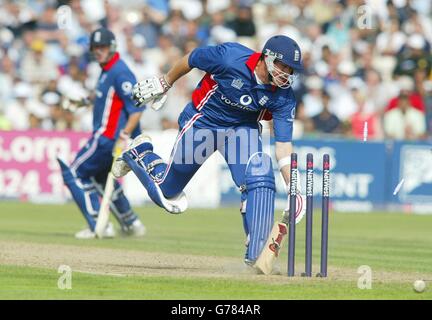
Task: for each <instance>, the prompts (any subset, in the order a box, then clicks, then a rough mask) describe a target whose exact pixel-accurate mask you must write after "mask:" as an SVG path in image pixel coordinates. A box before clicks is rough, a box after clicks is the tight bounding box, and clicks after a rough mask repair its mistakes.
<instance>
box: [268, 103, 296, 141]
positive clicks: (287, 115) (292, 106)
mask: <svg viewBox="0 0 432 320" xmlns="http://www.w3.org/2000/svg"><path fill="white" fill-rule="evenodd" d="M271 111H272V115H273V128H274V135H275V140H276V141H278V142H291V140H292V133H293V124H294V118H295V111H296V101H295V100H291V101H289V102H288V103H285V104H284V105H280V106H279V107H276V108H274V110H271Z"/></svg>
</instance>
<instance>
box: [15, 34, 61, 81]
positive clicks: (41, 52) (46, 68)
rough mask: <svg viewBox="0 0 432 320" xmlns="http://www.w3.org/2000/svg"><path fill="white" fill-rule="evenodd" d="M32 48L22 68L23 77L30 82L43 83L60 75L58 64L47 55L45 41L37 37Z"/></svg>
mask: <svg viewBox="0 0 432 320" xmlns="http://www.w3.org/2000/svg"><path fill="white" fill-rule="evenodd" d="M30 49H31V50H30V51H28V52H27V54H26V55H25V57H24V59H23V61H22V65H21V68H20V72H21V77H22V79H23V80H24V81H27V82H30V83H43V82H48V81H49V80H51V79H55V78H57V77H58V75H59V73H58V70H57V66H56V65H55V63H54V62H53V61H52V60H50V59H49V58H48V57H47V56H46V55H45V42H44V41H43V40H40V39H35V40H33V41H32V43H31V46H30Z"/></svg>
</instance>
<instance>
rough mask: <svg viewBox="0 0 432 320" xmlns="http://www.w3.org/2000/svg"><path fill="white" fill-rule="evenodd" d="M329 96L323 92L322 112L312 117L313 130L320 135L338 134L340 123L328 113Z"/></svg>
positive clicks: (334, 116)
mask: <svg viewBox="0 0 432 320" xmlns="http://www.w3.org/2000/svg"><path fill="white" fill-rule="evenodd" d="M330 99H331V98H330V95H329V94H328V93H327V92H326V91H324V92H323V94H322V104H323V109H322V111H321V112H320V113H319V114H317V115H316V116H314V117H312V123H313V129H314V130H315V131H318V132H322V133H333V134H336V133H340V132H341V131H340V130H341V122H340V120H339V119H338V117H337V116H336V115H335V114H333V113H331V112H330Z"/></svg>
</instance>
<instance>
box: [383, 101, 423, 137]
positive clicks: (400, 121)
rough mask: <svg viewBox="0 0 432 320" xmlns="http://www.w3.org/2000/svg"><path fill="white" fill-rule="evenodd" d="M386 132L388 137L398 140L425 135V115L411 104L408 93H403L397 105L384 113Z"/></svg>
mask: <svg viewBox="0 0 432 320" xmlns="http://www.w3.org/2000/svg"><path fill="white" fill-rule="evenodd" d="M384 132H385V135H386V137H387V138H390V139H396V140H416V139H422V138H424V137H425V134H426V119H425V115H424V113H423V112H421V111H419V110H417V109H416V108H414V107H413V106H412V105H411V102H410V98H409V96H408V95H407V94H405V93H401V94H400V95H399V97H398V101H397V107H396V108H394V109H392V110H390V111H388V112H387V113H386V114H384Z"/></svg>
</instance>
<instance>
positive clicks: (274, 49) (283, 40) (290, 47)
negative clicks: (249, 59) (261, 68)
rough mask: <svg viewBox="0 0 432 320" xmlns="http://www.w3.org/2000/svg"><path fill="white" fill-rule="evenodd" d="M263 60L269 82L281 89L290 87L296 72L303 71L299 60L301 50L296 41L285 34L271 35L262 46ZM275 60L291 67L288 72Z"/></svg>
mask: <svg viewBox="0 0 432 320" xmlns="http://www.w3.org/2000/svg"><path fill="white" fill-rule="evenodd" d="M262 53H263V55H264V62H265V64H266V66H267V71H268V73H269V78H270V82H271V83H272V84H273V85H275V86H278V87H279V88H282V89H287V88H289V87H291V85H292V84H293V83H294V80H295V79H296V78H297V75H298V72H301V71H303V65H302V62H301V50H300V47H299V46H298V44H297V42H295V41H294V40H293V39H291V38H289V37H286V36H274V37H271V38H270V39H269V40H268V41H267V42H266V44H265V45H264V48H263V52H262ZM275 62H281V63H282V64H284V65H286V66H289V67H290V68H291V69H292V72H291V73H288V72H287V71H286V70H285V69H284V68H281V67H280V65H279V66H278V64H275ZM284 70H285V71H284Z"/></svg>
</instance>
